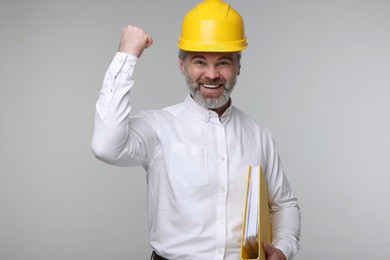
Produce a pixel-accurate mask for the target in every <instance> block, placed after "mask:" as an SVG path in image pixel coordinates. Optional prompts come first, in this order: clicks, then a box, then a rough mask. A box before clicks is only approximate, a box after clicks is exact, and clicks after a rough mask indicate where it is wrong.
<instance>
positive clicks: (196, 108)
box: [184, 94, 232, 123]
mask: <svg viewBox="0 0 390 260" xmlns="http://www.w3.org/2000/svg"><path fill="white" fill-rule="evenodd" d="M184 104H185V106H186V108H187V109H188V110H189V111H190V112H191V113H192V114H193V115H195V116H197V117H200V118H201V119H202V120H204V121H206V122H208V121H209V120H210V118H217V119H219V120H220V121H221V122H222V123H226V122H227V121H228V120H229V118H230V112H231V110H232V102H231V99H230V105H229V107H228V108H227V109H226V110H225V112H224V113H223V114H222V116H221V118H218V114H217V113H216V112H214V111H213V110H211V109H208V108H204V107H202V106H201V105H199V104H198V103H196V101H195V100H194V99H193V98H192V97H191V95H190V94H188V96H187V97H186V99H185V100H184Z"/></svg>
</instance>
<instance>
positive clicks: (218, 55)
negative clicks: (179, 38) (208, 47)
mask: <svg viewBox="0 0 390 260" xmlns="http://www.w3.org/2000/svg"><path fill="white" fill-rule="evenodd" d="M187 58H188V60H192V59H195V58H199V59H204V60H210V61H213V60H221V59H231V60H233V61H236V60H237V53H236V52H188V54H187Z"/></svg>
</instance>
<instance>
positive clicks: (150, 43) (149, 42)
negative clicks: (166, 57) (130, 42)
mask: <svg viewBox="0 0 390 260" xmlns="http://www.w3.org/2000/svg"><path fill="white" fill-rule="evenodd" d="M152 44H153V38H152V36H150V35H149V34H146V46H145V48H149V47H150V45H152Z"/></svg>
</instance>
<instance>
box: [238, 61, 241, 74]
mask: <svg viewBox="0 0 390 260" xmlns="http://www.w3.org/2000/svg"><path fill="white" fill-rule="evenodd" d="M240 73H241V64H239V65H238V69H237V76H238V75H240Z"/></svg>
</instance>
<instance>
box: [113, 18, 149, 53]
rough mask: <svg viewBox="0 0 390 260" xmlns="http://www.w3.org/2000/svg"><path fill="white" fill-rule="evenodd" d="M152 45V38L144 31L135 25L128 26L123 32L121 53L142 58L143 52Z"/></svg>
mask: <svg viewBox="0 0 390 260" xmlns="http://www.w3.org/2000/svg"><path fill="white" fill-rule="evenodd" d="M152 43H153V39H152V37H151V36H150V35H149V34H147V33H146V32H145V31H144V30H142V29H140V28H138V27H136V26H133V25H128V26H126V27H125V28H123V30H122V37H121V42H120V45H119V51H120V52H125V53H128V54H131V55H134V56H136V57H137V58H139V57H141V55H142V52H143V51H144V50H145V49H146V48H149V46H150V45H152Z"/></svg>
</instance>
